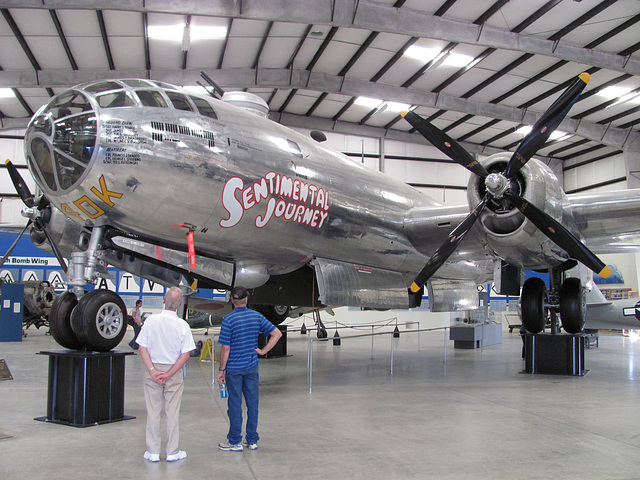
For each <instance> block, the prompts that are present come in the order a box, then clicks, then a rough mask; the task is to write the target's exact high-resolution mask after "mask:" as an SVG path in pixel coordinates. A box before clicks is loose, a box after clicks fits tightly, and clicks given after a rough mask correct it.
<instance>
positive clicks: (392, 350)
mask: <svg viewBox="0 0 640 480" xmlns="http://www.w3.org/2000/svg"><path fill="white" fill-rule="evenodd" d="M389 336H390V337H391V376H392V377H393V352H394V349H393V345H394V341H393V334H391V335H389Z"/></svg>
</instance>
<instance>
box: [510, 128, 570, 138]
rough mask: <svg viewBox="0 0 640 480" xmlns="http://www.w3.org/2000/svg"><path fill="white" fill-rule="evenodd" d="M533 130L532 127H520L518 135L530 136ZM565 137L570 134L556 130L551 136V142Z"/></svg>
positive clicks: (517, 131)
mask: <svg viewBox="0 0 640 480" xmlns="http://www.w3.org/2000/svg"><path fill="white" fill-rule="evenodd" d="M532 128H533V127H532V126H531V125H525V126H524V127H520V128H519V129H518V130H516V133H520V134H522V135H528V134H529V132H531V129H532ZM565 136H569V134H568V133H567V132H563V131H562V130H555V131H553V132H551V135H549V140H557V139H559V138H562V137H565Z"/></svg>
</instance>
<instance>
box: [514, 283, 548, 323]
mask: <svg viewBox="0 0 640 480" xmlns="http://www.w3.org/2000/svg"><path fill="white" fill-rule="evenodd" d="M546 297H547V286H546V285H545V283H544V280H542V279H541V278H538V277H532V278H530V279H529V280H527V281H526V282H524V285H523V286H522V295H521V296H520V311H521V315H522V325H523V326H524V328H526V329H527V332H529V333H540V332H541V331H542V330H544V326H545V324H546V323H547V319H546V315H545V311H544V301H545V299H546Z"/></svg>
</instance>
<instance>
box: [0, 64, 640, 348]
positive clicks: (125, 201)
mask: <svg viewBox="0 0 640 480" xmlns="http://www.w3.org/2000/svg"><path fill="white" fill-rule="evenodd" d="M588 80H589V77H588V75H587V74H582V75H580V77H579V78H576V80H575V82H574V83H573V84H572V85H571V86H570V87H568V89H567V90H566V91H565V92H564V93H563V94H562V95H561V96H560V97H559V98H558V99H557V100H556V101H555V102H554V104H553V105H552V106H551V107H550V108H549V110H548V111H547V112H545V114H544V115H542V116H541V117H540V119H539V120H538V122H537V123H536V124H535V125H534V127H533V129H532V131H531V133H530V134H528V135H527V136H526V137H525V138H524V139H523V141H522V142H521V144H520V145H519V147H518V148H517V150H516V151H515V153H513V154H510V153H501V154H496V155H493V156H491V157H489V158H487V159H486V160H484V161H483V162H482V163H481V162H479V161H477V160H476V159H474V158H473V157H472V156H471V155H469V154H468V153H467V152H466V151H464V150H463V148H462V147H461V146H460V145H459V144H458V143H456V142H455V141H454V140H453V139H451V138H450V137H448V136H447V135H446V134H445V133H443V132H442V131H440V130H438V129H437V128H436V127H435V126H433V125H431V124H429V123H428V122H426V121H425V120H424V119H422V118H420V117H419V116H418V115H417V114H416V113H415V112H413V111H410V112H405V113H404V117H405V119H406V120H407V121H408V122H410V123H411V124H412V125H413V126H414V127H415V128H416V130H417V131H418V132H420V133H421V134H422V135H423V136H425V137H426V138H427V139H428V140H429V141H431V142H432V143H433V144H434V145H435V146H436V147H437V148H439V149H440V150H442V151H443V152H445V153H446V154H447V155H448V156H449V157H450V158H452V159H453V160H454V161H456V162H457V163H459V164H461V165H463V166H464V167H466V168H467V169H469V170H470V171H471V172H472V173H473V175H472V177H471V179H470V181H469V184H468V200H469V205H461V206H456V207H449V206H442V205H440V204H438V203H437V202H435V201H434V200H432V199H430V198H429V197H427V196H426V195H424V194H423V193H421V192H419V191H418V190H416V189H414V188H412V187H410V186H408V185H406V184H404V183H402V182H400V181H397V180H394V179H392V178H389V177H388V176H386V175H384V174H382V173H380V172H377V171H374V170H372V169H369V168H367V167H365V166H363V165H361V164H358V163H356V162H354V161H353V160H351V159H349V158H347V157H346V156H344V155H342V154H340V153H337V152H335V151H332V150H330V149H328V148H325V147H323V146H322V144H321V143H319V142H318V141H316V140H313V139H312V138H308V137H307V136H305V135H302V134H301V133H298V132H295V131H293V130H291V129H289V128H286V127H284V126H281V125H279V124H277V123H275V122H273V121H271V120H269V119H268V118H267V113H268V107H267V105H266V103H265V102H264V101H263V100H262V99H261V98H260V97H258V96H255V95H252V94H249V93H244V92H227V93H225V94H224V95H223V96H221V99H218V98H212V97H208V96H206V95H196V94H193V93H189V92H187V91H185V90H183V89H182V88H180V87H177V86H174V85H169V84H166V83H162V82H157V81H150V80H143V79H123V80H104V81H95V82H91V83H87V84H83V85H78V86H76V87H74V88H71V89H69V90H67V91H64V92H62V93H59V94H58V95H56V96H55V97H53V98H52V99H51V101H49V102H48V103H47V104H46V105H44V106H42V107H41V108H40V109H39V110H38V112H37V113H36V114H35V115H34V117H33V118H32V120H31V122H30V123H29V126H28V128H27V131H26V136H25V152H26V155H27V161H28V166H29V170H30V172H31V173H32V175H33V176H34V178H35V181H36V183H37V184H38V186H39V187H40V188H41V190H42V192H44V193H43V195H42V196H41V197H40V198H39V199H37V200H34V198H33V197H32V195H31V193H30V192H29V191H28V189H27V188H26V186H25V185H24V182H23V181H22V179H21V178H20V176H19V174H18V172H17V170H16V169H15V167H14V166H13V165H12V164H11V163H10V162H8V163H7V167H8V169H9V172H10V174H11V176H12V179H13V181H14V184H15V185H16V189H17V190H18V192H19V194H20V196H21V198H22V199H23V201H24V203H25V204H26V206H27V208H26V209H25V210H24V211H23V214H24V215H25V216H26V217H28V218H29V221H28V223H27V225H26V226H25V230H26V229H27V228H30V229H31V232H30V233H31V238H32V240H33V242H34V243H35V244H36V245H38V246H41V247H42V248H44V249H50V251H53V253H54V254H55V255H56V257H57V258H58V260H59V261H60V263H61V265H63V266H64V265H65V258H67V259H70V264H69V267H68V270H66V272H67V278H68V285H69V287H70V289H69V291H67V292H66V293H64V294H63V295H60V296H59V297H58V298H57V299H56V301H55V303H54V305H53V307H52V310H51V314H50V318H49V322H50V327H51V332H52V334H53V336H54V337H55V339H56V340H57V341H58V343H60V344H61V345H62V346H64V347H66V348H81V347H84V348H87V349H89V350H98V351H106V350H109V349H111V348H113V347H115V346H116V345H117V344H118V343H119V342H120V340H121V339H122V336H123V335H124V332H125V329H126V322H125V319H126V309H125V306H124V303H123V301H122V299H121V298H120V297H119V296H118V295H117V294H116V293H114V292H111V291H109V290H104V289H96V290H92V291H90V292H88V293H85V287H86V286H87V285H88V284H92V283H96V281H97V279H98V278H99V277H100V276H101V275H104V274H105V273H106V269H105V264H110V265H113V266H115V267H118V268H121V269H123V270H126V271H128V272H130V273H133V274H135V275H139V276H141V277H143V278H146V279H151V280H153V281H156V282H160V283H162V284H164V285H175V284H178V283H180V282H181V280H182V278H183V277H184V278H185V279H186V280H187V281H188V282H189V283H191V282H192V281H195V280H197V281H198V282H199V286H201V287H209V288H221V289H230V288H231V287H232V286H234V285H244V286H246V287H248V288H250V289H252V290H251V291H252V294H251V299H250V301H251V303H252V304H253V305H255V306H256V307H257V308H259V309H260V310H262V311H263V312H265V313H266V314H267V315H268V317H269V318H270V319H271V320H273V321H274V322H276V323H278V322H279V321H282V320H283V319H284V317H285V316H286V314H287V310H288V307H289V306H292V305H295V306H305V307H321V306H328V305H332V306H362V307H373V308H409V307H411V306H417V305H418V304H419V303H420V301H421V299H422V295H423V290H424V289H423V287H424V285H425V284H426V285H427V287H428V289H429V300H430V307H431V309H432V310H434V311H447V310H455V309H461V308H469V306H470V305H473V304H474V303H477V289H476V285H477V284H481V283H485V282H488V281H492V279H493V276H494V272H501V273H502V276H503V277H504V276H510V277H511V278H512V279H513V280H514V281H513V282H512V283H515V287H516V289H519V287H520V282H519V279H520V275H518V274H517V273H518V271H519V270H520V269H535V270H551V271H552V273H554V275H552V278H555V279H558V281H556V282H552V287H551V292H547V291H546V288H545V286H544V284H542V285H541V284H540V283H539V282H537V281H534V282H529V283H526V284H525V285H524V287H523V291H522V302H523V313H524V315H523V317H524V318H523V322H525V326H526V328H527V329H528V330H529V331H530V332H533V333H535V332H539V331H541V330H542V329H543V328H544V325H545V323H546V317H547V315H548V312H549V311H550V310H551V311H554V312H555V311H559V312H560V314H561V316H562V324H563V326H564V328H565V329H566V330H567V331H569V332H571V333H577V332H579V331H581V329H582V327H583V324H584V306H585V301H584V289H583V287H582V283H581V280H580V279H578V278H568V279H566V280H564V281H563V282H562V283H560V279H561V277H562V275H561V274H560V272H562V271H564V270H566V269H567V268H569V267H570V266H573V265H575V263H576V262H575V261H576V260H577V261H579V262H581V263H582V264H584V265H586V266H587V267H589V268H590V269H592V270H594V271H596V272H599V273H600V274H601V275H603V276H605V275H606V272H607V267H606V266H605V265H604V263H602V262H601V261H600V260H599V259H598V258H597V257H596V255H595V254H594V253H592V251H591V250H589V249H588V248H587V247H586V246H585V244H584V243H583V242H582V241H583V240H584V241H586V242H587V243H589V244H592V243H593V244H594V245H597V244H603V243H606V242H608V241H611V240H612V237H614V236H616V235H627V234H637V233H639V232H640V216H638V211H639V210H638V209H639V207H640V191H639V190H627V191H620V192H612V193H602V194H593V195H565V193H564V192H563V190H562V187H561V185H560V184H559V182H558V180H557V178H556V177H555V176H554V174H553V173H552V172H551V170H550V169H549V168H548V167H547V166H546V165H544V164H543V163H541V162H539V161H537V160H535V159H531V158H532V156H533V155H534V154H535V152H536V150H537V149H538V148H540V147H541V146H542V145H543V144H544V142H545V141H546V140H547V139H548V138H549V135H550V134H551V132H552V131H553V130H554V129H555V128H556V127H557V126H558V125H559V123H560V122H561V121H562V119H563V118H564V116H565V115H566V114H567V112H568V110H569V109H570V108H571V106H572V105H573V103H574V102H575V100H576V99H577V98H578V96H579V94H580V92H581V91H582V90H583V88H584V87H585V85H586V83H587V82H588ZM313 136H314V137H316V138H318V137H319V135H313ZM320 136H321V135H320ZM469 211H471V213H469ZM476 220H478V221H477V222H476ZM23 231H24V230H23ZM467 233H469V235H468V237H467V239H466V241H465V244H464V251H462V250H459V251H456V247H457V246H458V245H459V243H460V241H461V240H462V239H463V238H464V237H465V236H466V235H467ZM507 265H508V266H509V267H508V268H507V267H506V266H507ZM506 272H510V273H511V274H512V273H514V272H515V275H511V274H510V275H505V273H506ZM534 280H537V279H534Z"/></svg>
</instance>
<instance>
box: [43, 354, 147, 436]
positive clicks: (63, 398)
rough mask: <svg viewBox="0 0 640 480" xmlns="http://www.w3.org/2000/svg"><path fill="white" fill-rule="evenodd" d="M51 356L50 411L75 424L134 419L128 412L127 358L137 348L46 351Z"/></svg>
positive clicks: (56, 420)
mask: <svg viewBox="0 0 640 480" xmlns="http://www.w3.org/2000/svg"><path fill="white" fill-rule="evenodd" d="M38 354H39V355H48V356H49V385H48V395H47V415H46V417H37V418H35V420H38V421H43V422H53V423H59V424H63V425H69V426H73V427H89V426H92V425H100V424H103V423H111V422H118V421H121V420H130V419H132V418H135V417H132V416H129V415H125V414H124V362H125V356H127V355H133V352H119V351H111V352H85V351H82V350H54V351H42V352H39V353H38Z"/></svg>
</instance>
